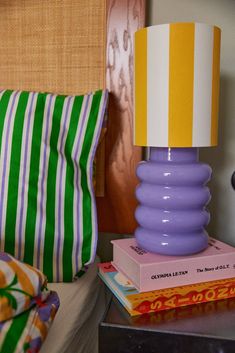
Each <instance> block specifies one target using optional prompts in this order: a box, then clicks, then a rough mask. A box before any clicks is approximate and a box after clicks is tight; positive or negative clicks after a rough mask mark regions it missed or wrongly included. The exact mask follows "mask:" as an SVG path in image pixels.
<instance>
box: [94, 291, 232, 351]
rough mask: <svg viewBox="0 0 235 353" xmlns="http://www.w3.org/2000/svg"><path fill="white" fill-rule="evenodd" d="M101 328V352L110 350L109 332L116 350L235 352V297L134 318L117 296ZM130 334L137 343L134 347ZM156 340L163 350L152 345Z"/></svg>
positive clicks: (111, 303)
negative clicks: (108, 346) (107, 347)
mask: <svg viewBox="0 0 235 353" xmlns="http://www.w3.org/2000/svg"><path fill="white" fill-rule="evenodd" d="M100 329H101V330H100V333H101V346H100V347H101V349H100V353H106V350H105V349H106V348H105V347H106V346H107V344H106V343H107V342H106V341H105V333H106V335H107V341H108V340H109V339H111V340H112V342H115V340H116V344H115V349H114V350H112V352H113V353H116V352H118V353H119V352H120V353H126V352H128V353H132V352H133V353H137V352H141V353H142V352H148V353H150V352H154V353H155V352H156V353H158V352H161V353H165V352H169V353H175V352H176V353H181V352H182V353H191V352H193V353H194V352H196V353H200V352H202V353H207V352H210V353H235V298H232V299H228V300H220V301H216V302H210V303H204V304H198V305H193V306H188V307H184V308H176V309H171V310H167V311H161V312H158V313H153V314H145V315H142V316H136V317H131V316H130V315H129V314H128V313H127V312H126V310H125V309H124V308H123V307H122V306H121V304H120V303H119V302H118V301H117V300H116V299H115V298H114V297H113V298H112V300H111V302H110V306H109V308H108V310H107V312H106V315H105V317H104V319H103V321H102V323H101V325H100ZM102 333H103V334H104V336H103V337H102ZM139 335H140V337H141V338H140V340H139ZM115 337H116V338H115ZM128 337H129V339H130V340H132V342H133V340H134V341H135V340H136V342H137V343H136V345H133V347H135V348H133V350H131V349H129V348H130V346H131V344H130V342H129V344H128V342H127V341H128ZM144 337H145V339H146V342H148V343H146V342H144ZM122 340H124V341H125V342H126V347H127V345H128V347H129V348H128V349H126V350H125V349H124V348H123V347H125V342H121V341H122ZM156 340H157V341H158V343H159V345H158V346H159V347H160V348H159V350H158V349H157V348H156V347H155V348H151V347H152V346H150V344H152V345H153V342H157V341H156ZM139 341H140V342H141V344H142V346H141V345H138V344H139ZM151 342H152V343H151ZM120 345H121V347H122V348H120V349H119V348H118V346H119V347H120ZM136 347H139V348H140V350H137V349H136ZM141 347H142V348H141ZM107 352H108V350H107Z"/></svg>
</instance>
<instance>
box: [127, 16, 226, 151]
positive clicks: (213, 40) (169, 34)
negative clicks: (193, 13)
mask: <svg viewBox="0 0 235 353" xmlns="http://www.w3.org/2000/svg"><path fill="white" fill-rule="evenodd" d="M220 34H221V31H220V29H219V28H218V27H215V26H210V25H207V24H202V23H173V24H163V25H157V26H152V27H148V28H143V29H141V30H139V31H137V32H136V33H135V61H134V64H135V69H134V100H135V103H134V110H135V112H134V144H135V145H138V146H155V147H201V146H215V145H217V139H218V137H217V136H218V103H219V75H220Z"/></svg>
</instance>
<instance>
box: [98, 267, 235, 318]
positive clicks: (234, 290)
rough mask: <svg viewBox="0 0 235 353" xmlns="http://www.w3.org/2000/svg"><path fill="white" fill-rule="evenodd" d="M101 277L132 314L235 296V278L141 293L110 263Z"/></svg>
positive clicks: (101, 268)
mask: <svg viewBox="0 0 235 353" xmlns="http://www.w3.org/2000/svg"><path fill="white" fill-rule="evenodd" d="M99 276H100V277H101V279H102V280H103V281H104V282H105V284H106V285H107V286H108V287H109V289H110V290H111V291H112V293H113V294H114V295H115V296H116V297H117V299H118V300H119V301H120V302H121V304H122V305H123V306H124V307H125V309H126V310H127V311H128V313H129V314H130V315H131V316H135V315H141V314H145V313H151V312H158V311H162V310H169V309H172V308H176V307H183V306H188V305H192V304H198V303H205V302H212V301H216V300H221V299H227V298H232V297H235V278H230V279H223V280H216V281H210V282H203V283H196V284H191V285H186V286H179V287H174V288H167V289H158V290H155V291H150V292H142V293H140V292H138V290H137V289H136V288H135V287H134V285H133V284H132V282H131V281H130V280H129V279H127V278H126V277H125V276H124V275H123V274H122V273H120V272H118V271H117V270H116V269H115V267H114V266H113V265H112V264H111V263H110V262H108V263H101V264H99Z"/></svg>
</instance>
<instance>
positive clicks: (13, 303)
mask: <svg viewBox="0 0 235 353" xmlns="http://www.w3.org/2000/svg"><path fill="white" fill-rule="evenodd" d="M46 284H47V279H46V277H45V276H44V275H43V273H42V272H40V271H39V270H37V269H36V268H34V267H32V266H30V265H26V264H24V263H22V262H20V261H18V260H16V259H15V258H14V257H13V256H11V255H8V254H6V253H3V252H0V322H1V321H5V320H8V319H10V318H12V317H15V316H16V315H19V314H20V313H22V312H24V311H26V310H28V309H29V308H30V307H32V306H33V305H35V303H36V302H37V301H38V300H39V298H40V301H44V300H46V298H47V297H48V296H49V294H50V292H49V291H48V290H47V288H46Z"/></svg>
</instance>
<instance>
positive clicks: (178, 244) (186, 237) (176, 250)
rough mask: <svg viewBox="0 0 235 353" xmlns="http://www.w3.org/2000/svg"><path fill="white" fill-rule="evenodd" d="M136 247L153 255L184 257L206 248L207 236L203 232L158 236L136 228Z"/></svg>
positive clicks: (152, 232) (155, 233) (158, 234)
mask: <svg viewBox="0 0 235 353" xmlns="http://www.w3.org/2000/svg"><path fill="white" fill-rule="evenodd" d="M135 238H136V241H137V243H138V245H139V246H140V247H141V248H143V249H145V250H147V251H149V252H153V253H158V254H162V255H175V256H184V255H189V254H196V253H199V252H200V251H203V250H205V249H206V248H207V246H208V234H207V232H206V231H205V230H202V231H201V232H197V233H193V234H183V235H182V234H175V233H174V234H173V235H171V234H160V233H157V232H154V231H150V230H147V229H144V228H142V227H138V228H137V229H136V231H135Z"/></svg>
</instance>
